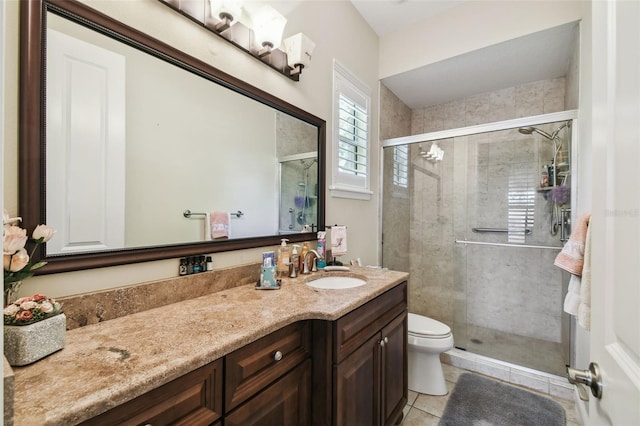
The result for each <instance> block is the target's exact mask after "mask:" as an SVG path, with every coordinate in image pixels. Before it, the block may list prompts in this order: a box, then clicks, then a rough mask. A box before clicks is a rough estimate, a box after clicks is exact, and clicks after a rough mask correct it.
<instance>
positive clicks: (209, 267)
mask: <svg viewBox="0 0 640 426" xmlns="http://www.w3.org/2000/svg"><path fill="white" fill-rule="evenodd" d="M207 271H213V259H212V258H211V256H207Z"/></svg>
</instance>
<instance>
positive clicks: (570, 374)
mask: <svg viewBox="0 0 640 426" xmlns="http://www.w3.org/2000/svg"><path fill="white" fill-rule="evenodd" d="M567 378H568V379H569V383H571V384H572V385H577V384H582V385H585V386H587V387H589V388H591V393H592V394H593V396H595V397H596V398H598V399H600V398H602V375H601V374H600V368H599V367H598V364H596V363H595V362H592V363H590V364H589V369H588V370H577V369H575V368H571V367H567ZM580 399H583V400H584V398H583V397H582V394H581V395H580Z"/></svg>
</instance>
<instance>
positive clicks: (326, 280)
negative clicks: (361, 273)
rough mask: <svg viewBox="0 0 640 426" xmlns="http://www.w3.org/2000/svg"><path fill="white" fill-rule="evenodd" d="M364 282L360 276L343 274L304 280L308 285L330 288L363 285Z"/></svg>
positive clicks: (337, 288) (336, 288) (339, 288)
mask: <svg viewBox="0 0 640 426" xmlns="http://www.w3.org/2000/svg"><path fill="white" fill-rule="evenodd" d="M366 283H367V281H366V280H363V279H362V278H354V277H344V276H331V277H322V278H318V279H315V280H311V281H308V282H306V284H307V285H308V286H310V287H314V288H324V289H332V290H341V289H344V288H354V287H360V286H362V285H365V284H366Z"/></svg>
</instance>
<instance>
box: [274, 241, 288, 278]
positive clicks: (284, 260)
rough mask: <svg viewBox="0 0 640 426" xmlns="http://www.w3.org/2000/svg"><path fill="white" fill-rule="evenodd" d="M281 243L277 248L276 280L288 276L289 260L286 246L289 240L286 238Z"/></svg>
mask: <svg viewBox="0 0 640 426" xmlns="http://www.w3.org/2000/svg"><path fill="white" fill-rule="evenodd" d="M281 241H282V243H281V244H280V247H279V248H278V259H277V262H278V266H277V271H278V278H286V277H287V275H288V274H289V263H290V260H291V259H290V256H289V247H288V246H287V241H289V240H288V239H286V238H283V239H282V240H281Z"/></svg>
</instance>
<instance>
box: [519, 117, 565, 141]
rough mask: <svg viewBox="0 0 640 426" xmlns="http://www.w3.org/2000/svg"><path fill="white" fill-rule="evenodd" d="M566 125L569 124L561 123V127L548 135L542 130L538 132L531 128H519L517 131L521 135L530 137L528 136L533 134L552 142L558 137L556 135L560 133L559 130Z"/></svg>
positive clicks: (535, 128)
mask: <svg viewBox="0 0 640 426" xmlns="http://www.w3.org/2000/svg"><path fill="white" fill-rule="evenodd" d="M568 125H569V122H568V121H565V122H564V123H562V126H560V127H558V128H557V129H556V130H554V131H553V133H552V134H549V133H547V132H545V131H544V130H540V129H538V128H537V127H533V126H528V127H520V128H519V129H518V131H519V132H520V133H522V134H523V135H530V134H532V133H534V132H535V133H538V134H540V135H542V136H544V137H545V138H547V139H549V140H550V141H552V140H554V139H555V138H557V137H558V133H560V130H562V129H564V128H565V127H567V126H568Z"/></svg>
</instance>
